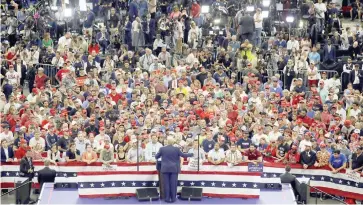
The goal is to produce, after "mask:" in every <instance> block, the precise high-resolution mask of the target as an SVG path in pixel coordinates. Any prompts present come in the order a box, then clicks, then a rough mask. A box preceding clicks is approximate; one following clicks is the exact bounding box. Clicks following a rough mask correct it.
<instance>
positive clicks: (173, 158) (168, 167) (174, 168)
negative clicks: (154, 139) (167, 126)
mask: <svg viewBox="0 0 363 205" xmlns="http://www.w3.org/2000/svg"><path fill="white" fill-rule="evenodd" d="M192 156H193V154H184V153H182V152H181V151H180V149H179V148H177V147H174V146H171V145H168V146H165V147H161V148H160V150H159V152H158V153H157V154H156V155H155V158H156V159H159V158H160V157H161V168H160V172H161V173H179V172H180V157H192Z"/></svg>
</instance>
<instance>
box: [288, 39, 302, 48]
mask: <svg viewBox="0 0 363 205" xmlns="http://www.w3.org/2000/svg"><path fill="white" fill-rule="evenodd" d="M286 47H287V50H292V49H293V48H295V50H300V45H299V41H297V40H294V41H292V40H289V41H288V42H287V45H286Z"/></svg>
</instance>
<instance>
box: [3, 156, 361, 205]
mask: <svg viewBox="0 0 363 205" xmlns="http://www.w3.org/2000/svg"><path fill="white" fill-rule="evenodd" d="M34 165H35V171H38V170H40V169H41V168H43V163H42V162H34ZM1 167H2V171H1V176H2V178H1V187H2V188H11V187H14V181H15V180H16V178H17V177H18V176H19V162H10V163H2V164H1ZM111 167H112V169H109V168H108V167H105V166H103V165H102V163H100V162H95V163H92V164H89V165H87V164H86V163H83V162H68V163H58V166H56V167H55V166H52V167H51V168H53V169H55V170H56V171H57V172H58V174H57V176H58V177H57V178H56V182H59V183H77V184H78V185H79V182H82V181H87V183H97V182H99V183H102V179H103V178H102V175H104V174H107V175H115V176H116V175H118V174H124V175H127V177H128V178H127V179H125V181H126V180H127V181H128V182H129V183H132V182H133V181H140V180H139V178H140V176H143V177H144V178H145V180H147V181H148V183H147V185H150V186H154V185H155V184H156V183H158V180H157V178H156V165H155V164H154V163H149V162H141V163H139V164H131V163H123V162H119V163H111ZM284 167H285V164H282V163H270V162H264V167H263V172H262V173H260V176H261V180H260V181H255V182H254V183H253V184H251V186H252V189H253V188H256V187H253V186H255V184H256V185H258V186H259V187H264V186H265V184H274V183H280V178H279V176H280V174H282V173H284V172H285V170H284ZM291 167H292V170H291V173H292V174H294V175H296V176H297V177H305V178H310V185H311V186H314V187H317V188H319V189H322V190H323V191H325V192H327V193H329V194H333V195H336V196H342V197H348V198H352V199H357V200H363V177H362V176H361V177H360V178H359V179H354V180H353V179H351V178H350V177H349V176H348V175H347V174H346V173H345V170H344V171H341V172H340V173H337V174H333V173H332V172H331V171H330V169H329V168H328V167H327V166H326V167H321V168H309V169H303V168H302V166H301V165H300V164H292V165H291ZM248 173H249V172H248V166H247V164H246V163H241V164H239V165H236V166H233V167H231V166H228V165H227V164H226V163H222V164H220V165H213V164H210V163H203V164H202V165H201V166H200V171H194V170H191V169H190V167H189V166H188V164H187V163H186V162H185V163H184V164H183V166H182V173H181V174H185V175H188V176H181V177H180V178H179V184H180V185H181V184H183V186H191V185H190V183H196V184H198V183H199V184H202V183H203V181H201V180H206V179H205V178H204V177H199V178H198V177H196V176H195V175H199V174H205V175H206V176H207V175H208V176H209V177H211V178H208V181H212V182H211V183H213V180H215V181H220V182H221V184H222V183H223V180H226V179H227V178H228V177H227V176H228V175H233V176H234V177H235V176H238V175H243V176H247V175H248ZM189 174H191V175H190V176H192V175H193V177H192V179H189ZM95 175H97V176H98V178H99V179H100V180H99V181H97V179H96V178H97V177H92V176H95ZM145 175H146V176H145ZM147 175H150V178H148V177H147ZM85 176H90V177H88V178H84V177H85ZM80 177H82V178H80ZM187 180H188V184H184V181H187ZM191 180H194V181H191ZM221 180H222V181H221ZM228 180H229V182H230V184H233V179H230V178H228ZM256 180H257V179H256ZM33 181H34V182H35V183H36V182H37V180H36V178H35V179H34V180H33ZM189 181H190V182H189ZM135 183H136V182H135ZM140 184H142V185H143V182H141V181H140ZM247 184H248V183H247ZM35 186H37V184H35ZM82 186H83V184H82ZM130 186H132V185H130ZM140 186H141V185H140ZM145 186H146V185H145ZM145 186H144V187H145ZM146 187H147V186H146ZM223 188H224V187H223V186H222V185H221V186H220V187H218V192H221V191H222V192H223ZM216 189H217V187H216ZM90 190H91V189H90ZM83 191H86V190H83ZM256 194H257V193H256ZM84 195H90V197H91V195H93V194H92V192H87V193H84ZM86 197H87V196H86Z"/></svg>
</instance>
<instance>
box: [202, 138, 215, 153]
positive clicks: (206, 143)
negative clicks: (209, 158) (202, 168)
mask: <svg viewBox="0 0 363 205" xmlns="http://www.w3.org/2000/svg"><path fill="white" fill-rule="evenodd" d="M215 144H216V142H215V141H214V140H208V139H205V140H203V142H202V147H203V150H204V152H206V153H208V152H209V151H211V150H212V149H213V148H214V145H215Z"/></svg>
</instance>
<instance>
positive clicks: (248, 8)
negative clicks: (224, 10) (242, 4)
mask: <svg viewBox="0 0 363 205" xmlns="http://www.w3.org/2000/svg"><path fill="white" fill-rule="evenodd" d="M254 10H255V7H254V6H247V7H246V11H249V12H252V11H254Z"/></svg>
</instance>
